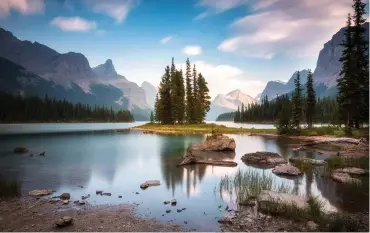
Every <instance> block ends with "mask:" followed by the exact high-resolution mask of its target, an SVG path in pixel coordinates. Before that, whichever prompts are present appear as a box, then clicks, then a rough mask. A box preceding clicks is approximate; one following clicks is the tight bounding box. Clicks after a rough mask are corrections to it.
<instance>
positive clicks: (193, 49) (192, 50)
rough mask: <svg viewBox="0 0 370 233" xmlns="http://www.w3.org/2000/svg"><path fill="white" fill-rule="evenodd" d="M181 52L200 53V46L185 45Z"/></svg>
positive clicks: (187, 53)
mask: <svg viewBox="0 0 370 233" xmlns="http://www.w3.org/2000/svg"><path fill="white" fill-rule="evenodd" d="M182 52H183V53H184V54H186V55H191V56H197V55H200V54H201V53H202V48H201V47H200V46H196V45H190V46H186V47H185V48H184V49H183V50H182Z"/></svg>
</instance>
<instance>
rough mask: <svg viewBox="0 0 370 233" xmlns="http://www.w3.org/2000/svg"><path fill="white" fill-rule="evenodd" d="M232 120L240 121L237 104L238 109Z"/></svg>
mask: <svg viewBox="0 0 370 233" xmlns="http://www.w3.org/2000/svg"><path fill="white" fill-rule="evenodd" d="M234 122H240V109H239V106H238V110H237V111H236V112H235V116H234Z"/></svg>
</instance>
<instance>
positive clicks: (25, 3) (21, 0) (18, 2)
mask: <svg viewBox="0 0 370 233" xmlns="http://www.w3.org/2000/svg"><path fill="white" fill-rule="evenodd" d="M44 8H45V4H44V0H0V17H7V16H8V15H9V14H10V11H11V10H15V11H18V12H19V13H21V14H23V15H31V14H38V13H41V12H43V10H44Z"/></svg>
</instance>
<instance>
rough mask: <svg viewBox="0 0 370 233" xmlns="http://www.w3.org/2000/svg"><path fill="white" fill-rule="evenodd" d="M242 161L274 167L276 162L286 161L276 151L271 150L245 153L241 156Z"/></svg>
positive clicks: (282, 162) (283, 162)
mask: <svg viewBox="0 0 370 233" xmlns="http://www.w3.org/2000/svg"><path fill="white" fill-rule="evenodd" d="M241 159H242V161H243V162H244V163H246V164H253V165H257V166H259V167H268V168H270V167H275V166H276V165H278V164H286V163H287V161H286V160H285V159H284V158H283V157H281V156H280V155H279V154H278V153H273V152H261V151H258V152H255V153H247V154H245V155H243V156H242V158H241Z"/></svg>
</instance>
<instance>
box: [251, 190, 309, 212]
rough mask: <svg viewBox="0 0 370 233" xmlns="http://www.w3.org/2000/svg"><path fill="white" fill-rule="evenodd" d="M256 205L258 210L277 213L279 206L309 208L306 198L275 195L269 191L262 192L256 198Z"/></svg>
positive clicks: (281, 194)
mask: <svg viewBox="0 0 370 233" xmlns="http://www.w3.org/2000/svg"><path fill="white" fill-rule="evenodd" d="M257 204H258V209H259V210H262V211H267V212H279V210H280V209H281V208H279V207H280V206H281V205H294V206H295V207H297V208H299V209H307V208H308V207H309V206H308V203H307V200H306V198H304V197H303V196H299V195H293V194H287V193H277V192H273V191H269V190H263V191H262V192H261V193H260V194H259V195H258V196H257ZM279 205H280V206H279Z"/></svg>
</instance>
